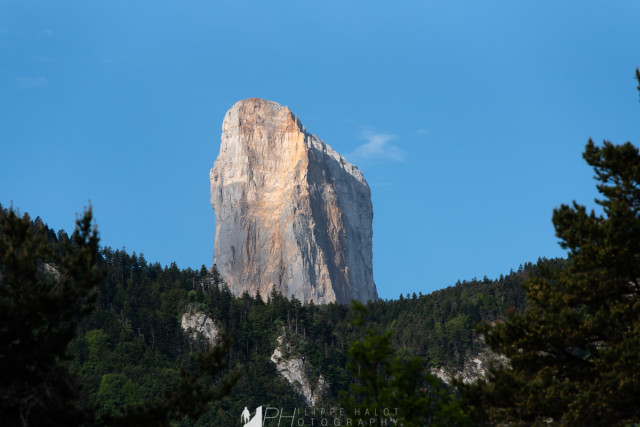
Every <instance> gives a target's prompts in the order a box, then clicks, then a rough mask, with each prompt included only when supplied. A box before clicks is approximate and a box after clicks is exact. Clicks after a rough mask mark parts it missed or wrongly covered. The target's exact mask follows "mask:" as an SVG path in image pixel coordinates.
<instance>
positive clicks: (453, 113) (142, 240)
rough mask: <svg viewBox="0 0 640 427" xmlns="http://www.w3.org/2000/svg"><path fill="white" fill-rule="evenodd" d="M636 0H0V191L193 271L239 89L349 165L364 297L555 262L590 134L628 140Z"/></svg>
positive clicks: (209, 233) (208, 240) (5, 200)
mask: <svg viewBox="0 0 640 427" xmlns="http://www.w3.org/2000/svg"><path fill="white" fill-rule="evenodd" d="M639 16H640V2H638V1H616V2H596V1H562V2H558V1H537V2H526V3H525V2H514V1H506V0H504V1H487V2H476V1H427V0H422V1H402V0H400V1H397V2H388V1H387V2H379V1H366V2H365V1H350V0H340V1H322V2H312V1H307V0H305V1H280V0H271V1H268V2H265V1H244V2H231V1H227V2H212V1H195V0H193V1H189V0H187V1H181V2H177V1H135V2H130V1H109V2H94V1H92V2H88V1H86V0H83V1H58V2H50V1H6V0H0V147H1V151H0V203H2V205H4V206H8V205H9V204H11V203H12V202H13V205H14V207H17V208H19V209H20V210H21V211H23V212H24V211H27V212H29V213H30V214H31V215H32V216H34V217H35V216H37V215H39V216H41V217H42V218H43V219H44V220H45V222H47V223H48V224H49V225H50V226H51V227H54V228H64V229H66V230H71V229H72V228H73V221H74V218H75V215H76V213H77V212H80V211H82V209H83V207H84V206H86V205H87V203H88V201H89V200H91V203H92V205H93V207H94V212H95V216H96V218H97V223H98V227H99V230H100V233H101V237H102V243H103V244H105V245H109V246H111V247H114V248H122V247H126V249H127V250H128V251H130V252H132V251H136V252H137V253H140V252H142V253H144V254H145V257H146V258H147V260H149V261H158V262H160V263H161V264H163V265H165V264H169V263H170V262H172V261H176V262H177V263H178V265H179V266H180V267H193V268H199V267H200V266H201V265H202V264H205V265H207V266H210V265H211V262H212V255H213V231H214V227H215V224H214V214H213V211H212V208H211V205H210V204H209V180H208V177H209V169H210V168H211V167H212V165H213V162H214V160H215V158H216V156H217V154H218V149H219V145H220V133H221V124H222V118H223V117H224V114H225V112H226V111H227V110H228V109H229V108H230V107H231V106H232V105H233V104H234V103H235V102H236V101H238V100H240V99H244V98H249V97H262V98H266V99H270V100H273V101H276V102H279V103H280V104H283V105H288V106H289V107H290V108H291V109H292V111H293V112H294V113H295V114H296V115H297V116H298V117H299V118H300V120H301V121H302V123H304V125H305V126H306V128H307V130H309V131H310V132H311V133H314V134H316V135H318V136H319V137H320V138H321V139H323V140H324V141H325V142H326V143H328V144H329V145H331V146H332V147H333V148H335V149H336V150H337V151H338V152H340V153H342V154H343V155H345V156H346V157H347V159H349V160H350V161H352V162H353V163H355V164H356V165H357V166H358V167H359V168H360V169H361V170H362V171H363V172H364V174H365V177H366V178H367V180H368V182H369V185H370V186H371V190H372V197H373V206H374V224H373V230H374V242H373V244H374V248H373V250H374V276H375V280H376V283H377V285H378V292H379V294H380V296H381V297H383V298H397V297H398V295H399V294H400V293H401V292H402V293H407V292H416V293H417V292H422V293H427V292H431V291H433V290H436V289H440V288H443V287H446V286H449V285H453V284H454V283H455V282H456V281H457V280H469V279H472V278H473V277H478V278H482V277H483V276H485V275H487V276H488V277H490V278H495V277H497V276H499V275H500V274H501V273H505V274H506V273H508V272H509V270H510V269H511V268H513V269H517V268H518V266H519V265H520V264H521V263H525V262H529V261H533V262H534V261H536V260H537V258H538V257H543V256H546V257H555V256H562V255H563V251H562V250H561V249H560V248H559V246H558V244H557V239H556V238H555V236H554V231H553V226H552V224H551V215H552V211H553V208H554V207H557V206H559V205H560V204H561V203H567V202H570V201H572V200H574V199H575V200H577V201H578V202H580V203H583V204H586V205H588V206H593V202H592V201H593V198H594V197H595V195H596V193H595V190H594V188H595V186H594V182H593V180H592V175H593V174H592V172H591V170H590V169H589V168H588V166H587V165H586V164H585V163H584V161H583V160H582V158H581V153H582V150H583V148H584V145H585V144H586V142H587V140H588V138H589V137H592V138H593V139H594V140H595V141H596V142H601V141H602V140H603V139H607V140H611V141H612V142H616V143H622V142H626V141H632V142H634V143H636V144H638V143H640V126H639V123H640V120H638V119H639V117H640V104H639V103H638V93H637V91H636V89H635V86H636V82H635V81H634V70H635V68H636V67H637V66H638V65H640V36H639V35H638V31H637V28H638V26H637V22H638V17H639Z"/></svg>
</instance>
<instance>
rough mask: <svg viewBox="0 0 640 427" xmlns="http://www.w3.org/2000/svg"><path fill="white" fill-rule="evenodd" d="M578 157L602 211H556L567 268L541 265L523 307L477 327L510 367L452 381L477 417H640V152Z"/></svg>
mask: <svg viewBox="0 0 640 427" xmlns="http://www.w3.org/2000/svg"><path fill="white" fill-rule="evenodd" d="M636 76H637V78H638V81H639V82H640V72H638V70H636ZM639 90H640V87H639ZM583 157H584V159H585V160H586V161H587V163H588V164H589V165H591V166H592V167H593V168H594V171H595V179H596V180H597V181H598V184H597V189H598V191H599V192H600V194H601V195H602V199H600V200H596V202H597V203H598V204H599V205H600V206H601V207H602V213H601V214H597V213H595V212H594V211H591V212H587V209H586V208H585V207H584V206H581V205H579V204H577V203H575V202H574V203H573V204H572V205H571V206H569V205H562V206H560V207H559V208H557V209H556V210H555V211H554V213H553V224H554V226H555V230H556V235H557V236H558V238H560V240H561V246H562V247H563V248H565V249H568V251H569V257H568V267H567V268H566V269H555V268H548V267H545V266H540V267H541V268H540V271H541V273H542V275H541V276H540V277H535V278H531V279H530V280H528V281H527V282H526V283H525V289H526V292H527V299H528V309H527V310H526V311H525V312H524V313H522V314H519V313H513V314H511V315H509V316H508V317H507V319H506V320H505V321H503V322H498V323H496V324H495V325H490V324H485V325H484V326H483V327H482V332H483V334H484V335H485V337H486V341H487V343H488V344H489V346H490V347H491V348H492V349H493V350H494V351H497V352H499V353H502V354H504V355H506V356H507V357H508V358H509V363H508V364H506V365H501V366H495V367H494V368H493V369H492V370H491V372H490V375H489V377H488V379H487V380H483V381H479V382H478V383H476V384H473V385H464V384H462V383H461V382H460V383H458V387H459V389H460V390H461V392H462V395H463V397H464V400H465V403H466V405H467V408H468V409H469V411H470V413H472V414H473V415H474V417H475V419H476V422H477V423H481V422H484V423H487V424H494V423H507V424H510V425H537V424H546V423H551V422H553V423H556V424H559V425H594V426H595V425H602V426H612V425H631V424H633V423H637V422H638V421H640V369H639V368H640V282H639V281H640V154H639V152H638V149H637V148H636V147H634V146H633V145H632V144H631V143H629V142H627V143H625V144H623V145H614V144H612V143H610V142H608V141H605V142H604V143H603V145H602V146H601V147H597V146H596V145H595V144H594V143H593V141H591V140H590V141H589V142H588V144H587V146H586V149H585V152H584V155H583Z"/></svg>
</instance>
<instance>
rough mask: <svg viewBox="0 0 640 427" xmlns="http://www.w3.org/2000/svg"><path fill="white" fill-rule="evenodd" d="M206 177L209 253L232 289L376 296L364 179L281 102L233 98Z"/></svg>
mask: <svg viewBox="0 0 640 427" xmlns="http://www.w3.org/2000/svg"><path fill="white" fill-rule="evenodd" d="M210 180H211V204H212V206H213V209H214V211H215V216H216V230H215V243H214V255H213V262H214V264H216V265H217V267H218V270H219V271H220V273H221V274H222V275H223V277H224V278H225V280H226V282H227V284H228V285H229V287H230V289H231V290H232V292H233V293H234V294H236V295H240V294H242V293H244V292H245V291H247V292H249V294H251V295H255V294H256V293H259V294H260V295H261V296H262V297H263V298H267V296H268V295H269V294H270V293H271V291H272V290H273V289H276V290H277V291H279V292H281V293H282V294H283V295H285V296H287V297H289V298H291V297H292V296H294V295H295V297H296V298H298V299H300V300H302V301H305V302H307V301H310V300H313V301H314V302H315V303H329V302H341V303H348V302H349V301H351V300H352V299H357V300H360V301H367V300H375V299H377V292H376V286H375V283H374V281H373V266H372V247H371V238H372V228H371V223H372V220H373V209H372V205H371V192H370V190H369V186H368V185H367V182H366V181H365V179H364V176H363V175H362V172H360V170H359V169H358V168H357V167H355V166H354V165H352V164H351V163H349V162H347V161H346V160H345V159H344V158H343V157H342V156H340V155H339V154H338V153H337V152H335V151H334V150H333V149H332V148H331V147H330V146H328V145H327V144H325V143H324V142H323V141H321V140H320V138H318V137H317V136H315V135H311V134H309V133H307V132H306V130H305V128H304V126H303V125H302V123H300V121H299V120H298V118H297V117H296V116H295V115H293V113H292V112H291V110H289V108H288V107H284V106H281V105H279V104H277V103H275V102H271V101H266V100H263V99H258V98H251V99H246V100H243V101H239V102H238V103H236V104H235V105H234V106H233V107H232V108H231V109H230V110H229V111H228V112H227V114H226V115H225V118H224V121H223V123H222V144H221V146H220V154H219V155H218V158H217V159H216V161H215V163H214V166H213V169H212V170H211V173H210Z"/></svg>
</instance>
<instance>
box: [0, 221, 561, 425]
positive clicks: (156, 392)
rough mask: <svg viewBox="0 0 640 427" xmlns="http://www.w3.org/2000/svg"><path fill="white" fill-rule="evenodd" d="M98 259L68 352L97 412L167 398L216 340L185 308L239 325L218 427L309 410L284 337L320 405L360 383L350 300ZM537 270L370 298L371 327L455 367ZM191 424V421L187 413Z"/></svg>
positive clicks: (53, 239) (480, 347) (131, 259)
mask: <svg viewBox="0 0 640 427" xmlns="http://www.w3.org/2000/svg"><path fill="white" fill-rule="evenodd" d="M2 212H3V215H6V212H7V211H6V210H3V211H2ZM33 225H34V227H40V228H41V229H42V232H43V234H44V235H46V236H47V239H48V241H49V242H50V244H51V246H52V247H54V248H55V250H58V251H61V250H62V249H61V248H62V247H63V243H64V242H65V241H66V240H68V239H69V236H67V234H66V233H65V232H64V231H60V232H57V233H55V232H54V231H53V230H51V229H50V228H48V227H47V226H46V225H44V224H43V222H42V221H41V220H40V218H36V219H35V221H33ZM98 263H99V265H100V266H101V267H102V268H103V271H104V273H105V276H104V279H103V280H102V282H101V283H100V285H99V287H98V290H97V304H96V309H95V310H94V311H93V312H92V313H91V314H90V315H88V316H85V317H84V318H82V320H81V321H80V323H79V326H78V333H77V336H76V338H75V339H74V340H73V341H72V342H71V344H70V345H69V348H68V352H69V354H70V356H71V359H70V361H69V362H68V363H69V366H70V368H71V369H72V371H73V372H76V373H77V374H78V375H79V377H80V378H81V381H82V383H83V386H84V388H83V392H84V396H85V399H86V402H88V403H90V402H95V404H96V405H97V412H98V414H99V416H104V415H106V414H108V413H110V412H117V411H118V410H119V408H121V407H123V406H125V405H131V404H139V403H142V402H143V401H144V400H145V399H147V400H148V399H152V398H154V397H158V396H160V395H161V393H162V391H163V390H164V389H165V388H167V387H168V386H169V385H170V384H172V383H174V382H175V381H176V380H177V379H178V374H179V369H180V367H181V366H184V367H187V368H188V367H193V364H194V355H195V354H196V353H197V352H199V351H201V350H204V349H206V348H207V347H208V346H209V343H207V342H206V340H196V341H194V340H193V339H191V338H189V337H188V336H187V334H186V333H185V332H184V331H183V330H182V328H181V325H180V322H181V319H182V316H183V314H184V313H185V312H187V311H192V312H194V311H195V312H201V313H205V314H206V315H207V316H208V317H209V318H210V319H212V320H213V321H214V322H215V323H216V324H217V325H219V326H221V329H223V330H226V331H230V333H231V335H232V337H233V345H232V347H231V349H230V352H229V354H228V358H229V362H230V367H231V368H232V369H236V370H238V371H239V372H240V373H241V376H240V379H239V381H238V383H237V384H236V386H235V387H234V389H233V391H232V393H231V395H230V396H228V397H227V398H225V399H224V400H222V401H220V402H216V403H214V404H212V405H211V409H210V411H209V412H208V413H207V414H205V416H203V417H202V418H201V419H200V421H199V422H197V423H196V424H197V425H212V424H211V423H212V422H213V420H214V419H215V420H216V422H215V425H235V424H234V423H235V422H236V421H237V417H238V414H239V413H240V412H241V411H242V408H243V407H245V406H248V407H257V406H259V405H268V406H273V407H304V406H305V404H304V403H303V401H302V398H301V397H300V396H299V395H298V394H297V393H296V392H295V391H294V390H293V389H292V387H291V385H290V384H289V383H288V382H287V381H285V380H284V379H283V378H282V377H281V376H279V375H278V373H277V371H276V368H275V365H274V363H273V362H271V360H270V358H271V355H272V354H273V352H274V349H275V348H276V346H277V345H278V337H281V339H283V340H284V342H285V343H286V347H287V353H288V356H289V357H296V356H298V357H302V358H303V360H305V363H304V369H305V370H306V373H307V375H308V377H309V378H310V380H311V381H312V382H315V381H316V380H317V379H318V378H319V376H320V375H322V376H323V378H324V379H325V380H326V383H327V386H328V387H327V390H326V391H325V393H324V395H323V402H322V404H323V405H325V406H328V405H332V404H336V399H337V396H338V395H339V392H340V391H341V390H347V389H348V388H349V385H350V384H351V382H352V378H351V376H350V374H349V372H348V371H347V369H346V365H347V349H348V348H349V346H350V345H351V343H353V342H354V341H356V340H358V339H359V338H361V337H362V329H358V328H355V327H354V326H353V324H352V323H351V321H352V318H353V313H352V311H351V309H350V307H349V306H348V305H341V304H327V305H315V304H313V303H309V304H306V305H304V304H302V303H301V302H300V301H299V300H297V299H295V298H292V300H288V299H286V298H284V297H282V296H281V295H280V294H277V293H275V292H274V293H272V294H271V295H270V297H269V298H268V299H267V301H264V300H263V299H262V298H260V297H259V296H251V295H248V294H245V295H243V296H241V297H238V298H236V297H234V296H233V295H232V294H231V292H230V291H229V289H228V288H227V287H226V285H225V284H224V280H223V278H222V277H220V275H219V274H218V273H217V271H216V269H215V268H211V269H207V268H205V267H204V266H203V267H202V268H201V269H200V270H199V271H195V270H192V269H180V268H178V267H177V266H176V265H175V264H172V265H171V266H168V267H166V266H165V267H162V266H161V265H160V264H158V263H151V262H148V261H147V260H146V259H145V258H144V256H143V255H142V254H139V255H138V254H136V253H132V254H129V253H127V252H126V251H124V250H113V249H111V248H102V249H100V251H99V260H98ZM545 263H548V264H562V261H561V260H553V261H545ZM536 269H537V268H536V267H535V266H533V265H532V264H526V265H524V266H521V267H520V268H519V269H518V270H517V271H511V272H510V273H509V274H507V275H506V276H504V277H503V276H501V277H500V278H499V279H498V280H489V279H488V278H484V279H483V280H472V281H470V282H462V283H457V284H456V285H455V286H452V287H448V288H446V289H442V290H440V291H437V292H434V293H432V294H429V295H416V294H415V293H413V294H411V295H409V294H406V295H402V294H401V295H400V296H399V298H398V299H397V300H379V301H376V302H373V303H369V304H368V305H367V309H368V310H367V315H366V319H365V323H366V325H365V326H366V328H367V329H369V328H372V329H374V330H378V331H389V330H391V331H392V342H393V347H394V348H396V349H397V351H398V353H399V354H401V355H407V356H409V355H417V356H419V357H421V358H422V359H423V361H424V365H425V366H426V367H429V368H435V367H445V368H446V369H448V370H449V371H453V372H455V371H456V370H460V369H462V367H463V366H464V364H465V361H467V360H469V359H470V358H471V357H473V356H474V355H476V354H478V353H479V352H482V351H485V348H484V344H483V342H482V341H481V340H479V339H478V337H477V336H476V333H475V325H476V324H478V323H479V322H481V321H493V320H495V319H498V318H500V317H502V316H504V314H505V313H506V312H507V311H508V310H516V311H522V310H523V308H524V305H525V300H524V293H523V291H522V288H521V283H522V281H523V280H525V279H526V278H527V277H528V276H529V275H532V274H536ZM406 288H411V286H410V285H409V284H407V286H406ZM182 424H183V425H192V424H193V421H191V420H189V419H186V418H185V419H184V420H183V422H182Z"/></svg>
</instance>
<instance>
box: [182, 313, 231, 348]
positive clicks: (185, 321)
mask: <svg viewBox="0 0 640 427" xmlns="http://www.w3.org/2000/svg"><path fill="white" fill-rule="evenodd" d="M180 326H181V327H182V330H184V331H185V332H186V333H187V334H188V335H189V336H190V337H191V338H192V339H194V340H197V339H198V338H200V337H202V338H204V339H205V340H206V341H207V342H208V343H209V344H210V345H211V346H214V345H216V342H217V341H218V338H219V337H220V329H221V328H220V326H219V325H216V324H215V323H214V321H213V320H212V319H211V318H210V317H208V316H207V315H206V314H204V313H202V312H195V311H193V310H192V309H190V310H188V311H187V312H186V313H184V314H183V315H182V321H181V322H180Z"/></svg>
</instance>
